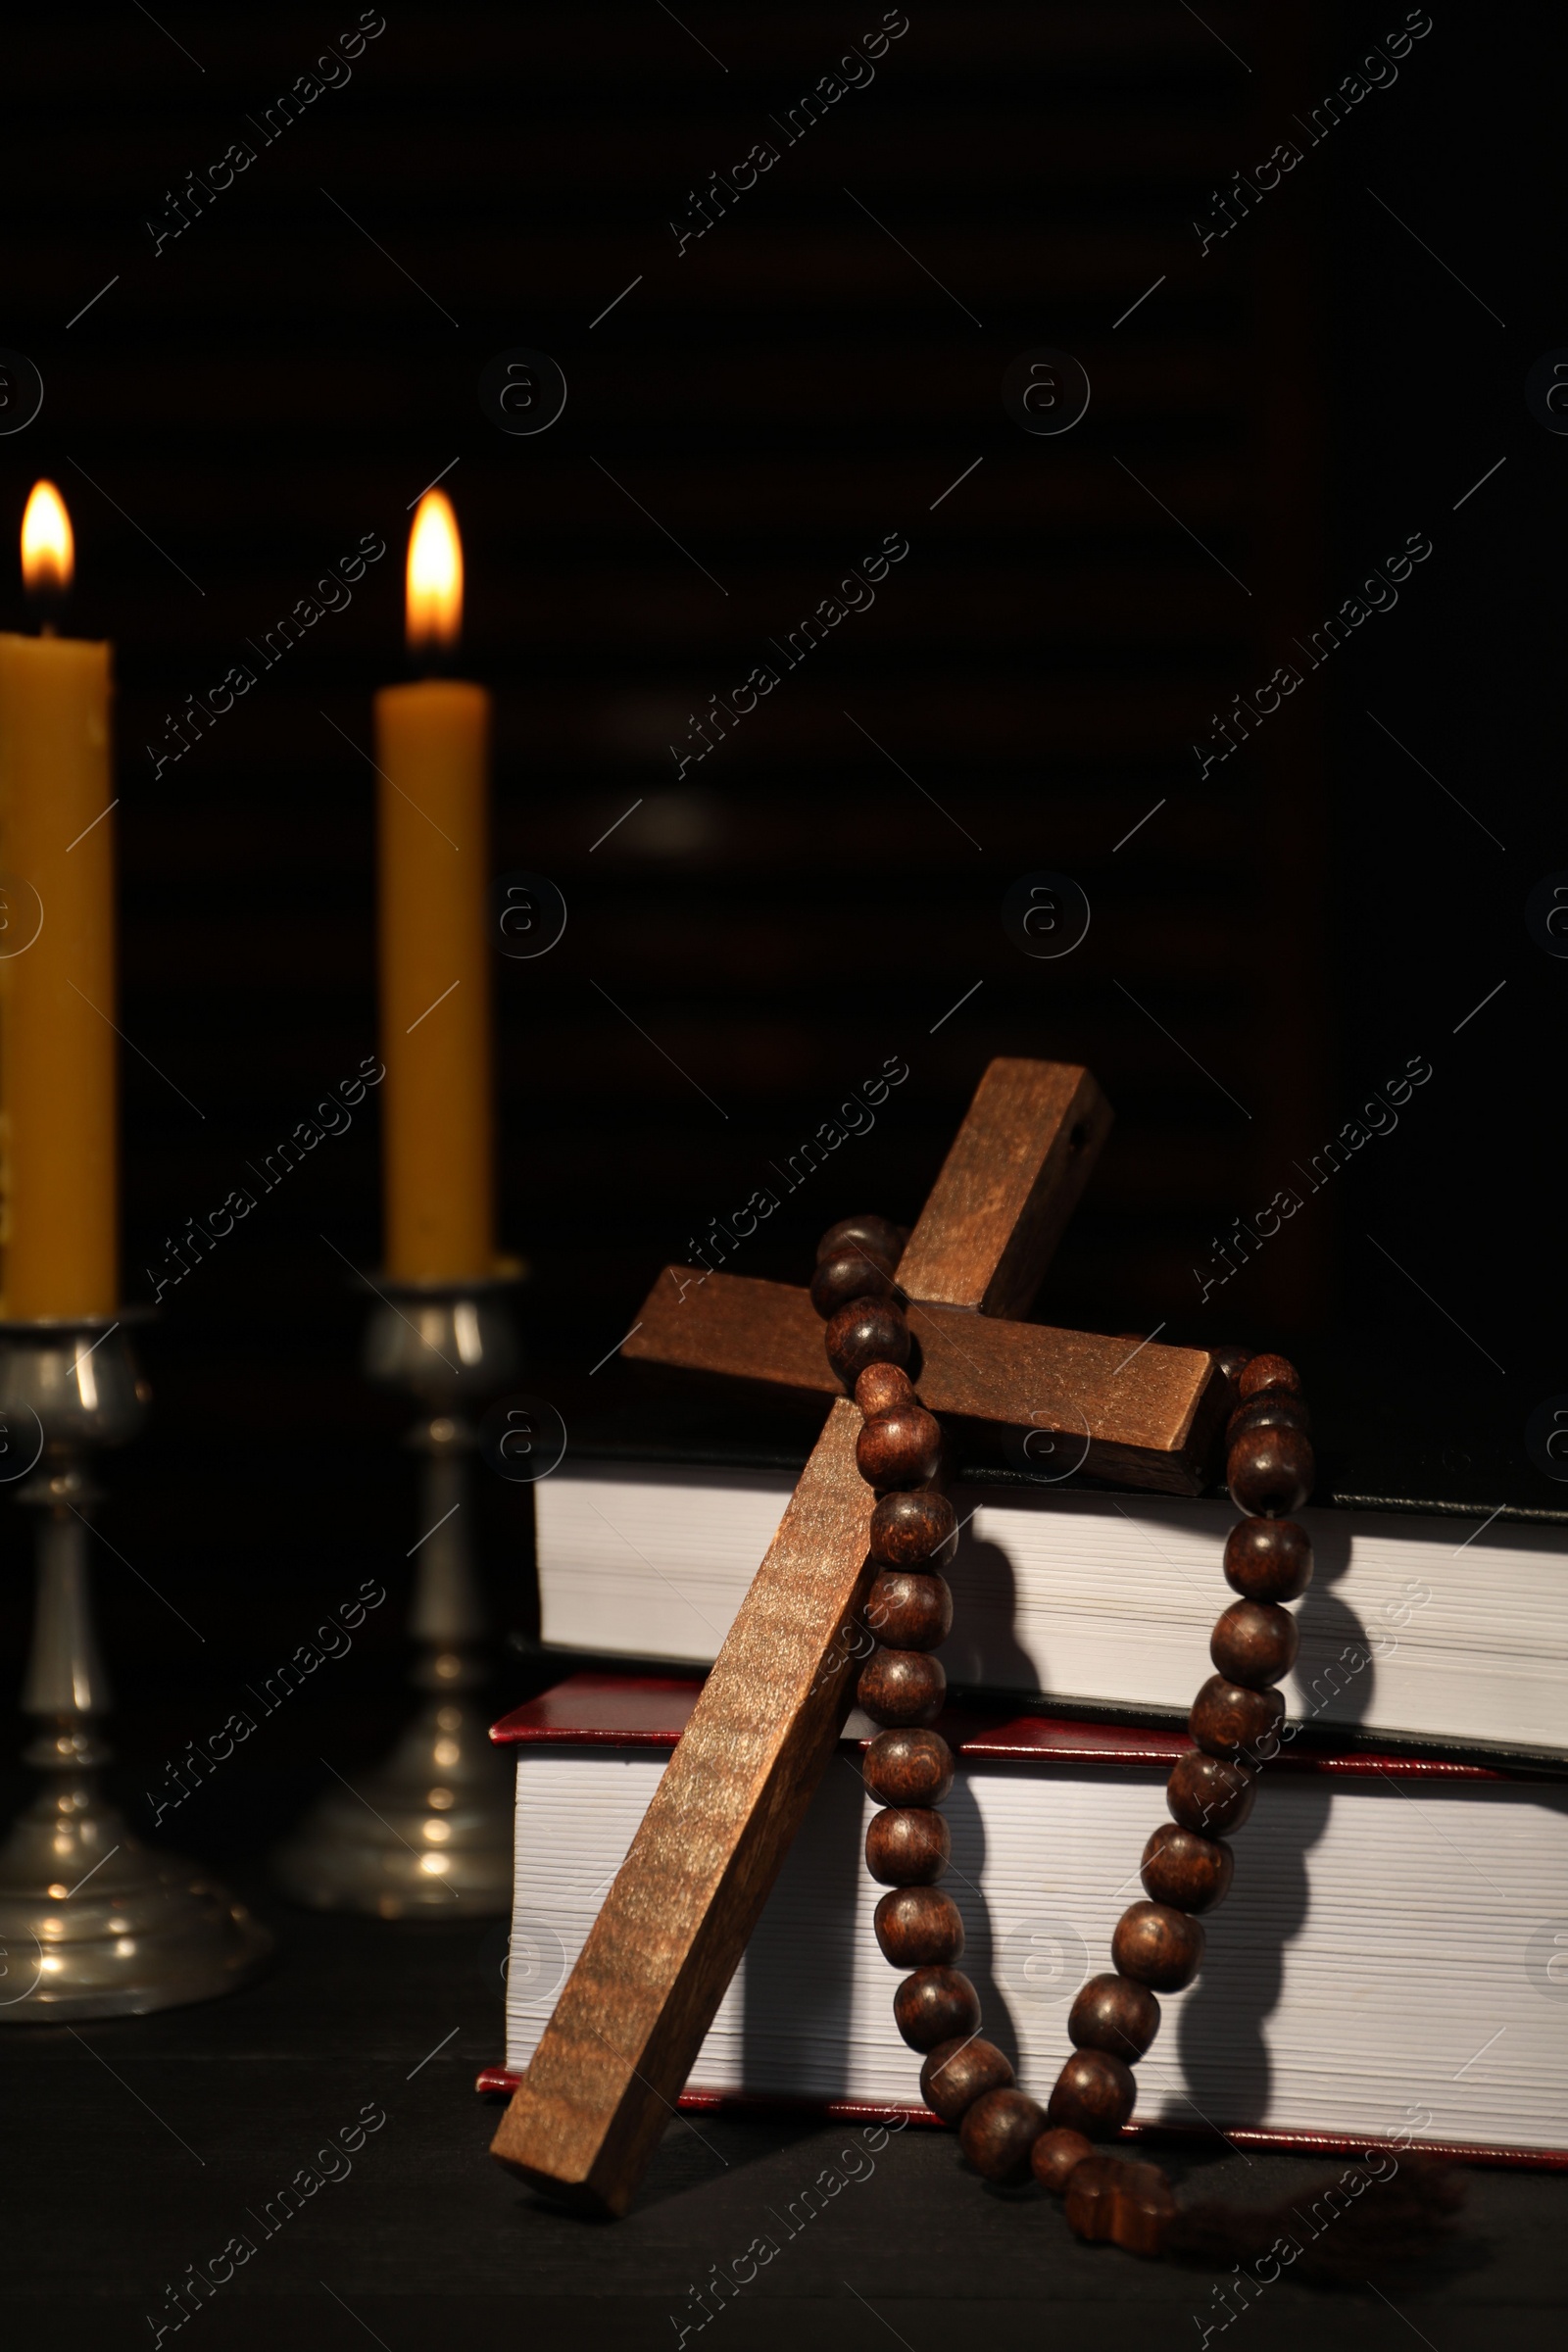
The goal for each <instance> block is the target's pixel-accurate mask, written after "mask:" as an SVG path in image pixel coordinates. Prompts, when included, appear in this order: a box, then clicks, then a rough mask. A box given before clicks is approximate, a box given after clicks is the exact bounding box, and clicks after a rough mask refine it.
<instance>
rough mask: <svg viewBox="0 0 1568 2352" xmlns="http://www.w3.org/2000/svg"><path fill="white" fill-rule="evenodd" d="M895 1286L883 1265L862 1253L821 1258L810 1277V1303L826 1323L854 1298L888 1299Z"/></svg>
mask: <svg viewBox="0 0 1568 2352" xmlns="http://www.w3.org/2000/svg"><path fill="white" fill-rule="evenodd" d="M897 1288H898V1285H897V1284H896V1283H895V1281H894V1279H893V1276H892V1274H891V1272H890V1271H889V1269H888V1268H887V1267H886V1266H885V1265H879V1264H878V1262H877V1260H876V1259H875V1258H874V1257H870V1256H867V1255H866V1253H865V1252H864V1251H863V1250H847V1251H846V1252H845V1253H844V1255H843V1256H842V1257H824V1258H823V1260H822V1262H821V1264H820V1265H819V1266H818V1267H817V1269H816V1271H815V1273H814V1274H813V1275H812V1276H811V1304H812V1305H813V1306H814V1307H815V1309H816V1311H817V1313H818V1314H819V1315H820V1316H821V1317H822V1320H823V1321H824V1322H826V1320H827V1318H828V1317H829V1316H830V1315H836V1314H837V1313H838V1311H839V1309H840V1307H842V1306H848V1305H850V1304H851V1303H852V1301H853V1300H855V1299H891V1298H892V1297H893V1294H894V1292H895V1291H896V1290H897Z"/></svg>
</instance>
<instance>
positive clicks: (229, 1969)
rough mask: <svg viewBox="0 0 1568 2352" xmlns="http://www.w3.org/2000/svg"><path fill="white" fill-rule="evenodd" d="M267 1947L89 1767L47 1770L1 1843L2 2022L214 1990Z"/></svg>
mask: <svg viewBox="0 0 1568 2352" xmlns="http://www.w3.org/2000/svg"><path fill="white" fill-rule="evenodd" d="M70 1737H71V1736H70V1735H67V1740H70ZM60 1744H62V1745H64V1744H66V1741H62V1742H61V1743H60ZM271 1948H272V1939H271V1937H270V1936H269V1935H268V1933H267V1931H266V1930H265V1929H264V1928H262V1927H260V1926H258V1924H257V1922H256V1921H255V1920H253V1919H252V1918H251V1916H250V1914H249V1913H248V1912H247V1911H246V1909H245V1907H244V1905H243V1904H242V1903H237V1902H235V1901H234V1900H233V1898H232V1897H231V1896H230V1895H228V1894H226V1893H225V1892H224V1890H223V1888H222V1887H221V1886H219V1885H218V1884H217V1882H216V1881H215V1880H213V1879H211V1878H209V1877H208V1875H207V1874H206V1872H205V1871H203V1870H202V1869H201V1868H200V1867H199V1866H198V1865H197V1864H196V1863H194V1862H186V1861H182V1860H181V1859H180V1857H179V1856H178V1855H176V1854H160V1853H154V1852H152V1851H150V1850H149V1849H148V1848H147V1847H146V1846H144V1845H142V1844H141V1843H140V1841H139V1840H138V1839H137V1838H135V1837H133V1836H132V1834H131V1832H130V1831H129V1829H127V1827H126V1826H125V1823H124V1821H123V1819H122V1817H121V1815H120V1814H119V1813H117V1812H116V1811H115V1809H114V1808H113V1807H112V1806H109V1805H105V1804H103V1803H101V1802H100V1801H99V1799H98V1796H97V1791H96V1789H95V1788H94V1786H93V1778H92V1775H91V1774H90V1773H87V1772H80V1771H77V1772H72V1771H70V1770H69V1769H68V1770H67V1771H65V1772H61V1773H58V1774H52V1775H51V1777H50V1780H49V1782H48V1783H46V1785H45V1787H44V1788H43V1789H42V1790H41V1791H40V1793H39V1795H38V1797H37V1799H36V1800H35V1802H34V1803H33V1804H31V1805H30V1806H29V1807H28V1808H27V1810H26V1812H25V1813H24V1814H23V1815H22V1817H21V1819H20V1820H19V1821H18V1822H17V1823H16V1824H15V1826H14V1827H13V1829H12V1831H11V1834H10V1836H9V1837H8V1838H7V1839H6V1842H5V1845H4V1847H3V1849H0V1969H3V1972H4V1973H3V1974H0V2025H13V2026H16V2025H23V2026H25V2025H40V2024H45V2023H48V2024H61V2025H66V2024H70V2023H72V2022H73V2021H74V2020H76V2019H79V2018H87V2017H141V2016H144V2015H145V2014H146V2013H147V2012H148V2011H149V2010H153V2009H173V2008H177V2007H179V2006H180V2005H181V2004H183V2003H184V2002H186V2001H207V2000H211V1999H213V1998H214V1996H215V1995H216V1994H218V1993H221V1992H228V1991H230V1990H232V1988H233V1987H234V1986H235V1985H243V1984H244V1983H245V1982H246V1980H247V1979H248V1978H250V1977H253V1976H254V1975H255V1974H256V1973H257V1971H258V1970H259V1969H260V1968H261V1967H263V1966H264V1965H265V1963H266V1961H267V1959H268V1957H269V1955H270V1951H271Z"/></svg>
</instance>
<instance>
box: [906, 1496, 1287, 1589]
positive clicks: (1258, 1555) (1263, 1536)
mask: <svg viewBox="0 0 1568 2352" xmlns="http://www.w3.org/2000/svg"><path fill="white" fill-rule="evenodd" d="M872 1524H873V1525H874V1524H875V1514H874V1513H873V1514H872ZM1225 1577H1226V1582H1227V1583H1228V1584H1229V1585H1230V1586H1231V1587H1232V1589H1233V1591H1235V1592H1237V1593H1242V1594H1243V1595H1244V1596H1245V1597H1246V1598H1247V1599H1248V1600H1297V1599H1299V1596H1300V1595H1301V1593H1304V1592H1305V1591H1306V1588H1307V1586H1308V1585H1309V1584H1310V1583H1311V1582H1312V1546H1311V1544H1310V1543H1309V1542H1308V1540H1307V1534H1306V1530H1305V1528H1303V1527H1298V1526H1297V1524H1296V1521H1295V1520H1294V1519H1244V1520H1242V1521H1241V1523H1240V1524H1239V1525H1238V1526H1236V1527H1233V1528H1232V1529H1231V1532H1230V1534H1229V1535H1228V1536H1227V1537H1226V1539H1225Z"/></svg>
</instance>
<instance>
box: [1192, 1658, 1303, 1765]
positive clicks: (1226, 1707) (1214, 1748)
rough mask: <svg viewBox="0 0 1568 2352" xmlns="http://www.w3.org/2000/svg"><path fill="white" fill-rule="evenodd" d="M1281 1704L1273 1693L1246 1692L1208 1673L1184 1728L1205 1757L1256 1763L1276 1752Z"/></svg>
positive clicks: (1281, 1710)
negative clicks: (1246, 1760)
mask: <svg viewBox="0 0 1568 2352" xmlns="http://www.w3.org/2000/svg"><path fill="white" fill-rule="evenodd" d="M1284 1721H1285V1701H1284V1699H1283V1698H1281V1696H1280V1694H1279V1692H1278V1691H1249V1690H1247V1689H1245V1688H1244V1687H1243V1685H1242V1684H1240V1683H1228V1682H1227V1681H1226V1680H1225V1677H1224V1676H1223V1675H1222V1674H1211V1675H1210V1676H1209V1678H1208V1680H1207V1682H1206V1683H1205V1684H1204V1685H1203V1687H1202V1689H1201V1691H1199V1693H1198V1696H1197V1697H1196V1698H1195V1699H1194V1701H1193V1711H1192V1713H1191V1714H1190V1715H1189V1716H1188V1718H1187V1729H1188V1730H1189V1731H1190V1732H1191V1733H1192V1736H1193V1738H1194V1739H1195V1740H1197V1741H1198V1744H1199V1746H1200V1747H1201V1749H1202V1750H1203V1753H1204V1754H1205V1755H1208V1756H1246V1757H1248V1758H1249V1759H1250V1760H1253V1761H1256V1760H1258V1759H1261V1760H1263V1761H1265V1762H1266V1761H1267V1759H1268V1758H1269V1757H1271V1756H1273V1755H1276V1754H1277V1753H1278V1752H1279V1744H1280V1725H1281V1724H1282V1723H1283V1722H1284Z"/></svg>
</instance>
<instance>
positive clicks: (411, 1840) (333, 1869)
mask: <svg viewBox="0 0 1568 2352" xmlns="http://www.w3.org/2000/svg"><path fill="white" fill-rule="evenodd" d="M442 1662H443V1661H441V1660H440V1659H438V1660H437V1661H436V1663H438V1664H439V1663H442ZM489 1727H490V1716H489V1711H488V1709H483V1708H480V1707H478V1706H476V1705H474V1704H473V1703H472V1701H471V1700H466V1699H464V1698H462V1697H460V1695H459V1694H458V1692H457V1691H453V1692H452V1693H451V1695H449V1696H448V1695H440V1696H436V1697H432V1698H431V1700H430V1701H429V1703H428V1705H426V1706H424V1707H421V1708H420V1710H419V1712H418V1714H417V1716H416V1718H415V1720H414V1722H413V1723H411V1724H410V1725H409V1727H408V1729H407V1731H406V1732H405V1733H404V1734H403V1737H402V1738H401V1739H400V1740H399V1741H398V1744H397V1746H396V1747H395V1748H394V1750H393V1752H392V1754H391V1755H390V1756H389V1757H388V1758H387V1760H386V1762H385V1763H384V1764H382V1765H380V1766H378V1767H377V1769H376V1770H375V1771H374V1772H370V1773H366V1774H364V1775H362V1776H360V1777H358V1778H356V1780H355V1781H354V1783H353V1786H352V1788H344V1789H328V1791H327V1793H326V1795H325V1796H324V1797H323V1798H322V1799H321V1800H320V1802H319V1804H318V1805H317V1806H316V1808H315V1810H314V1811H313V1812H312V1813H311V1814H310V1816H309V1818H308V1819H307V1820H306V1822H305V1823H304V1824H303V1826H302V1828H301V1830H300V1832H299V1833H298V1835H297V1836H296V1837H294V1838H291V1839H290V1840H289V1842H288V1843H287V1844H286V1845H284V1846H283V1847H282V1848H281V1850H280V1851H279V1852H278V1854H277V1855H276V1857H275V1859H274V1871H275V1875H276V1878H277V1883H278V1885H279V1887H281V1888H282V1890H283V1892H284V1893H285V1894H287V1895H290V1896H291V1897H292V1898H293V1900H294V1901H295V1902H297V1903H308V1904H309V1905H310V1906H311V1908H312V1909H313V1910H317V1911H363V1912H368V1913H370V1914H372V1915H373V1916H374V1917H375V1918H377V1919H407V1918H411V1917H416V1916H417V1917H424V1918H438V1919H457V1918H474V1919H493V1918H495V1917H497V1916H499V1915H501V1914H504V1913H505V1912H507V1911H509V1910H510V1909H511V1908H512V1869H513V1865H512V1820H513V1782H514V1779H515V1774H514V1772H513V1771H512V1769H511V1767H510V1765H509V1762H508V1759H507V1758H506V1757H505V1756H504V1755H503V1754H502V1752H501V1750H500V1749H499V1748H495V1747H492V1746H491V1744H490V1739H489Z"/></svg>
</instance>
